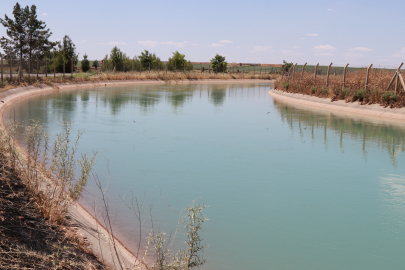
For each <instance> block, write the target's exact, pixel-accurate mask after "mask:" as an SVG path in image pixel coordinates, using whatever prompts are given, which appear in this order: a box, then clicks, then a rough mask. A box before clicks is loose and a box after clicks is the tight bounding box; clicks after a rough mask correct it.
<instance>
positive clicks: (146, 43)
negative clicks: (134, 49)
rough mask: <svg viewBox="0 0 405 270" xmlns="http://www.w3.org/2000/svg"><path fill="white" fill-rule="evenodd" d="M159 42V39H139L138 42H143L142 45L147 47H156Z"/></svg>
mask: <svg viewBox="0 0 405 270" xmlns="http://www.w3.org/2000/svg"><path fill="white" fill-rule="evenodd" d="M158 43H159V42H157V41H152V40H146V41H143V40H141V41H138V44H141V45H143V46H146V47H156V44H158Z"/></svg>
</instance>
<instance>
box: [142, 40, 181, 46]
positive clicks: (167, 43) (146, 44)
mask: <svg viewBox="0 0 405 270" xmlns="http://www.w3.org/2000/svg"><path fill="white" fill-rule="evenodd" d="M184 43H185V42H177V43H176V42H173V41H163V42H158V41H152V40H146V41H144V40H141V41H138V44H141V45H143V46H145V47H156V46H157V45H158V44H162V45H170V46H174V47H184Z"/></svg>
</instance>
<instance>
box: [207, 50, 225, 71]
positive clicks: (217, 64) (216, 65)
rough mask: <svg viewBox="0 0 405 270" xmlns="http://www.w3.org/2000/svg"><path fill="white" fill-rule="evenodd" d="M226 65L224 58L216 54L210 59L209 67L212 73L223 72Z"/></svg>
mask: <svg viewBox="0 0 405 270" xmlns="http://www.w3.org/2000/svg"><path fill="white" fill-rule="evenodd" d="M227 65H228V63H227V62H225V56H222V55H219V54H216V55H215V57H214V58H212V59H211V66H212V70H213V71H214V72H225V71H226V68H227Z"/></svg>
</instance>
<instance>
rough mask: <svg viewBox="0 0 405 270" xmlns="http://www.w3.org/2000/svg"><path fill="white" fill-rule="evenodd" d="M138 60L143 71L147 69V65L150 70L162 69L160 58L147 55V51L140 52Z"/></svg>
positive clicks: (154, 55) (151, 54) (150, 54)
mask: <svg viewBox="0 0 405 270" xmlns="http://www.w3.org/2000/svg"><path fill="white" fill-rule="evenodd" d="M139 60H140V61H141V65H142V68H143V69H149V65H150V67H151V69H158V68H162V66H163V65H162V61H160V58H159V57H157V56H156V54H154V53H149V51H147V50H145V51H144V52H141V55H140V56H139Z"/></svg>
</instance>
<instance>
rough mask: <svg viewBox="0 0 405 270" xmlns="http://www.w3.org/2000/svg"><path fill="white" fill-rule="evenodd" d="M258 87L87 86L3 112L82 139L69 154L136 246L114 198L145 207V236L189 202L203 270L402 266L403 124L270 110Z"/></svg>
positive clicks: (171, 227) (131, 220)
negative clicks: (76, 153) (200, 219)
mask: <svg viewBox="0 0 405 270" xmlns="http://www.w3.org/2000/svg"><path fill="white" fill-rule="evenodd" d="M270 87H271V85H270V84H250V85H236V84H235V85H231V84H229V85H220V84H218V85H198V84H195V85H194V84H191V85H148V86H139V85H138V86H125V87H107V88H106V87H94V88H90V89H89V88H87V89H84V90H72V91H67V92H55V93H50V94H44V95H41V96H36V97H31V98H27V99H22V100H21V101H20V102H19V104H16V106H15V117H16V120H18V121H23V123H24V124H27V123H28V119H32V118H39V119H40V121H41V123H42V125H43V126H44V127H45V128H46V130H48V131H49V132H50V133H52V134H55V133H57V132H60V131H61V127H62V124H61V122H62V120H63V118H66V119H68V120H71V121H73V122H74V126H73V129H74V133H76V132H77V130H81V131H85V134H84V135H83V136H82V138H81V141H80V145H79V150H80V152H88V153H91V151H92V150H93V149H94V150H97V151H99V154H98V157H97V163H96V165H95V170H94V171H95V172H96V173H97V175H98V176H99V178H100V179H104V182H103V185H104V186H107V184H108V178H111V180H110V181H109V185H108V190H107V196H108V202H109V205H110V206H111V209H112V210H111V213H110V214H111V215H112V216H113V219H114V222H115V228H116V231H117V234H118V235H119V236H120V238H121V239H122V240H123V242H124V243H125V244H126V245H128V246H129V247H131V248H132V249H133V250H134V251H136V246H137V245H136V244H137V241H138V239H139V237H138V229H139V228H138V222H137V221H136V218H135V216H134V215H133V214H132V213H131V212H130V211H129V210H128V208H126V206H125V205H124V203H123V202H122V200H125V201H126V202H128V203H130V201H131V197H132V196H134V197H136V198H137V199H138V201H139V202H140V203H141V202H142V201H143V204H144V205H143V208H142V210H141V212H142V214H143V217H146V216H147V214H148V213H149V207H150V206H151V205H152V206H151V208H152V216H153V222H154V228H155V230H156V231H158V230H161V231H166V232H174V231H175V230H176V226H177V223H178V215H177V214H176V213H175V212H174V211H173V210H171V209H170V208H169V206H168V204H169V205H170V206H171V207H172V208H173V209H174V210H175V211H177V212H180V211H181V209H182V208H184V207H187V206H188V205H190V204H191V202H192V201H193V200H196V199H199V198H200V200H201V201H203V202H204V203H205V204H206V205H208V206H209V208H206V209H205V210H204V213H205V215H206V216H207V217H208V219H209V221H207V222H206V224H205V227H204V229H203V232H202V237H203V239H204V240H203V243H206V244H208V245H209V246H208V247H207V248H206V249H205V252H204V253H203V256H204V258H205V259H207V263H206V264H205V266H204V267H203V269H220V270H222V269H297V270H303V269H308V270H314V269H322V270H324V269H336V270H337V269H356V270H357V269H403V267H404V265H405V256H404V254H405V226H404V225H405V177H404V176H405V170H404V168H405V167H404V166H403V164H404V141H405V136H404V135H405V125H404V124H401V123H388V122H386V123H384V122H383V121H373V120H367V119H361V118H356V117H354V118H351V117H350V116H345V115H336V114H334V113H327V112H316V111H311V110H306V109H302V108H297V107H294V106H291V105H287V104H283V103H279V102H277V101H274V100H273V98H272V97H271V96H270V95H269V94H268V91H269V90H270ZM13 117H14V110H13V109H11V110H10V111H9V112H8V118H9V119H12V118H13ZM21 140H22V139H21ZM22 144H23V143H22ZM131 190H132V191H131ZM92 194H93V195H96V196H99V195H100V191H99V190H98V189H97V188H96V185H95V183H94V181H93V180H91V181H90V182H89V184H88V193H85V197H84V198H83V199H82V203H83V204H84V205H85V206H86V207H87V208H88V209H89V210H90V211H92V212H93V210H92V207H93V205H94V201H95V198H94V196H93V195H92ZM149 226H150V220H149V219H147V221H145V224H144V228H143V229H144V231H143V233H144V232H146V231H147V229H148V227H149ZM182 226H183V225H181V226H180V228H181V227H182ZM183 233H184V231H182V230H181V229H180V230H179V231H178V233H177V235H176V239H175V243H174V246H173V248H178V247H180V246H181V245H182V243H183V241H184V239H185V238H184V236H183ZM172 235H173V234H172Z"/></svg>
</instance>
